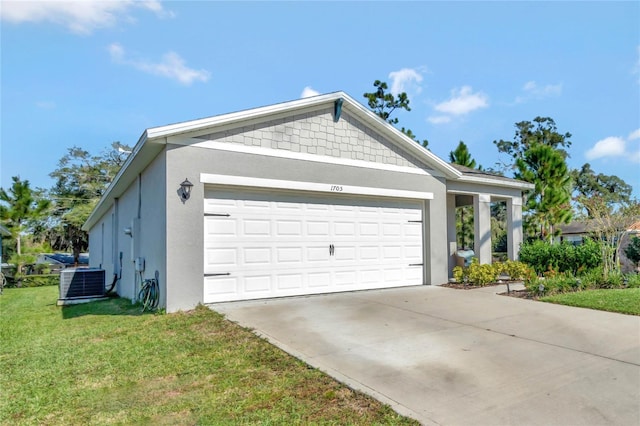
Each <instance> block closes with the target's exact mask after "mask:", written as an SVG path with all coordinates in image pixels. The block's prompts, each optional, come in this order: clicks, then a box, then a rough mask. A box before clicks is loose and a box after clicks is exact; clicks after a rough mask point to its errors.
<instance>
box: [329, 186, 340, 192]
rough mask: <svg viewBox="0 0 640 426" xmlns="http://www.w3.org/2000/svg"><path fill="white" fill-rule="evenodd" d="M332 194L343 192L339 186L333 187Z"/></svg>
mask: <svg viewBox="0 0 640 426" xmlns="http://www.w3.org/2000/svg"><path fill="white" fill-rule="evenodd" d="M331 191H332V192H342V187H341V186H338V185H331Z"/></svg>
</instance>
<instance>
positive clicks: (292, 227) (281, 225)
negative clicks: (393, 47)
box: [275, 220, 302, 237]
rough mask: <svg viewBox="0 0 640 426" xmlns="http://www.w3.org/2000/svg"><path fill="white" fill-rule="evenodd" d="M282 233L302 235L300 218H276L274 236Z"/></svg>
mask: <svg viewBox="0 0 640 426" xmlns="http://www.w3.org/2000/svg"><path fill="white" fill-rule="evenodd" d="M282 235H287V236H291V235H295V236H300V235H302V221H301V220H276V235H275V236H276V237H278V236H282Z"/></svg>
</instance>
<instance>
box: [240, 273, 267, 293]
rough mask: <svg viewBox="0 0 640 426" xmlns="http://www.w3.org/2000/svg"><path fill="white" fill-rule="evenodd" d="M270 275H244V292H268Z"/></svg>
mask: <svg viewBox="0 0 640 426" xmlns="http://www.w3.org/2000/svg"><path fill="white" fill-rule="evenodd" d="M271 287H272V285H271V275H254V276H247V277H244V285H243V288H244V290H245V292H246V293H251V294H255V293H263V294H268V293H269V292H270V291H271Z"/></svg>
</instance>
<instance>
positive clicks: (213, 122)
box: [84, 92, 532, 312]
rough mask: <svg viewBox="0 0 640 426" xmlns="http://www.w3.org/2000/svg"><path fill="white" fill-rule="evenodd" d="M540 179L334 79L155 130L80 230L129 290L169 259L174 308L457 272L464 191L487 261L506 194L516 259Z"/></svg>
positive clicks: (166, 291) (165, 290)
mask: <svg viewBox="0 0 640 426" xmlns="http://www.w3.org/2000/svg"><path fill="white" fill-rule="evenodd" d="M531 187H532V186H531V185H530V184H528V183H526V182H521V181H517V180H513V179H505V178H502V177H495V176H492V175H488V174H480V175H477V174H475V172H474V173H468V172H466V171H460V169H459V168H456V167H455V166H452V165H450V164H448V163H447V162H445V161H443V160H442V159H440V158H438V157H437V156H436V155H434V154H433V153H431V152H430V151H429V150H427V149H425V148H423V147H421V146H420V145H419V144H417V143H416V142H415V141H413V140H412V139H410V138H408V137H407V136H406V135H404V134H403V133H402V132H400V131H398V130H397V129H395V128H394V127H393V126H391V125H390V124H388V123H387V122H385V121H384V120H382V119H380V118H379V117H378V116H376V115H375V114H374V113H372V112H371V111H369V110H368V109H367V108H366V107H364V106H363V105H361V104H360V103H358V102H357V101H355V100H354V99H353V98H351V97H350V96H348V95H347V94H345V93H343V92H336V93H330V94H326V95H319V96H315V97H311V98H305V99H299V100H295V101H291V102H285V103H281V104H276V105H271V106H266V107H261V108H256V109H251V110H246V111H240V112H234V113H230V114H224V115H219V116H214V117H210V118H204V119H199V120H194V121H188V122H183V123H177V124H172V125H168V126H162V127H155V128H151V129H147V130H146V131H144V133H143V134H142V136H141V137H140V139H139V141H138V143H137V144H136V145H135V147H134V148H133V151H132V154H131V155H130V156H129V158H128V159H127V161H126V163H125V164H124V166H123V167H122V169H121V170H120V172H119V173H118V175H117V176H116V178H115V179H114V181H113V182H112V184H111V186H110V187H109V188H108V189H107V190H106V192H105V194H104V196H103V197H102V199H101V200H100V201H99V203H98V204H97V206H96V207H95V209H94V210H93V212H92V213H91V215H90V217H89V218H88V220H87V222H86V223H85V224H84V229H85V230H87V231H88V232H89V241H90V242H89V252H90V266H91V267H99V268H103V269H105V270H106V274H107V276H111V277H114V278H119V281H118V283H117V286H116V289H117V292H118V294H119V295H120V296H123V297H126V298H131V299H132V300H135V298H136V295H137V293H138V289H139V287H140V282H141V280H142V279H146V278H152V277H154V276H155V273H156V271H157V272H158V277H159V282H160V293H161V295H160V303H161V305H162V306H164V307H165V308H166V310H167V311H168V312H172V311H176V310H182V309H190V308H193V307H194V306H196V305H197V304H198V303H213V302H221V301H232V300H243V299H260V298H270V297H281V296H293V295H306V294H318V293H329V292H339V291H352V290H362V289H374V288H386V287H398V286H408V285H423V284H427V285H439V284H443V283H446V282H447V280H448V277H449V276H450V273H451V270H452V269H453V267H454V266H455V259H454V256H453V253H454V252H455V251H456V249H457V247H456V235H455V233H456V231H455V208H456V206H459V205H462V204H464V203H472V204H473V205H474V207H475V208H474V215H475V222H474V223H475V227H476V232H475V235H476V236H478V237H477V238H476V244H475V247H474V249H475V252H476V255H477V256H478V258H479V261H480V262H481V263H490V262H491V225H490V224H491V221H490V203H491V202H492V201H498V200H500V201H505V202H506V203H507V211H508V229H509V232H508V233H509V238H508V240H509V244H508V247H509V249H508V250H509V257H510V258H512V259H515V258H517V252H518V248H519V245H520V243H521V241H522V191H523V190H526V189H530V188H531ZM108 280H109V279H108Z"/></svg>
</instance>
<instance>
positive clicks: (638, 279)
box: [626, 274, 640, 288]
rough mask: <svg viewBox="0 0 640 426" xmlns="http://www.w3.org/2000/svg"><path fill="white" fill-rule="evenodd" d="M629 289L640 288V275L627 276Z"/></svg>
mask: <svg viewBox="0 0 640 426" xmlns="http://www.w3.org/2000/svg"><path fill="white" fill-rule="evenodd" d="M626 279H627V287H628V288H640V274H627V275H626Z"/></svg>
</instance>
